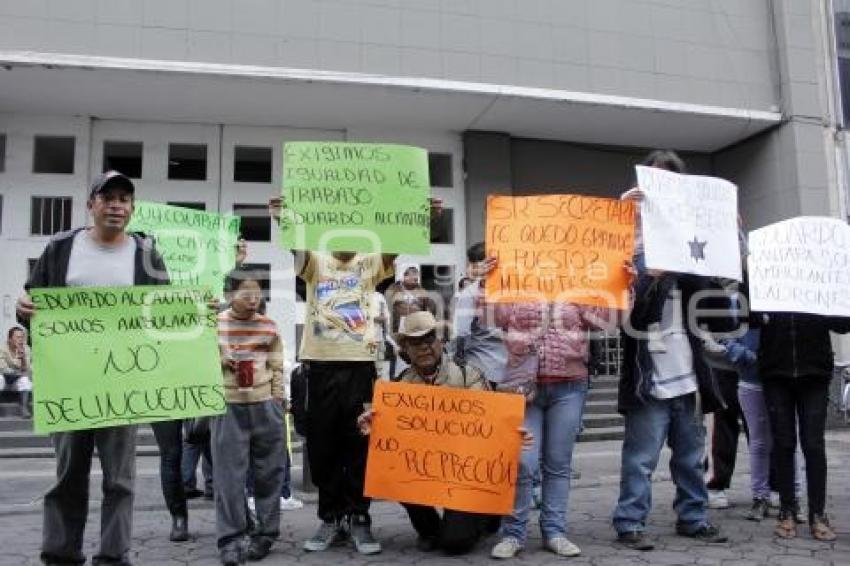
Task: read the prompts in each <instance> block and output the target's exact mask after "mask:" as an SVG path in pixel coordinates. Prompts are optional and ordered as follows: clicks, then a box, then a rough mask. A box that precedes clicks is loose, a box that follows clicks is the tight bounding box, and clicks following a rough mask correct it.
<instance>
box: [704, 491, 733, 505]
mask: <svg viewBox="0 0 850 566" xmlns="http://www.w3.org/2000/svg"><path fill="white" fill-rule="evenodd" d="M708 508H709V509H728V508H729V498H728V497H727V496H726V492H725V491H724V490H722V489H709V490H708Z"/></svg>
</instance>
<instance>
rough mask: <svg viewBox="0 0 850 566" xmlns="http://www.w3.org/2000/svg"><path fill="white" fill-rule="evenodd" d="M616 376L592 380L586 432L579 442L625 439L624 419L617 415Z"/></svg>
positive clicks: (586, 417) (585, 413)
mask: <svg viewBox="0 0 850 566" xmlns="http://www.w3.org/2000/svg"><path fill="white" fill-rule="evenodd" d="M618 380H619V378H618V377H617V376H616V375H599V376H595V377H592V378H591V379H590V390H589V391H588V393H587V401H586V402H585V405H584V419H583V420H584V423H583V424H584V430H583V431H582V433H581V434H580V435H579V437H578V441H579V442H594V441H600V440H622V439H623V417H622V415H620V414H619V413H617V382H618Z"/></svg>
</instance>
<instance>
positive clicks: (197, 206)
mask: <svg viewBox="0 0 850 566" xmlns="http://www.w3.org/2000/svg"><path fill="white" fill-rule="evenodd" d="M166 204H170V205H171V206H182V207H183V208H191V209H192V210H200V211H204V210H206V209H207V204H206V203H204V202H181V201H171V200H170V201H168V202H167V203H166Z"/></svg>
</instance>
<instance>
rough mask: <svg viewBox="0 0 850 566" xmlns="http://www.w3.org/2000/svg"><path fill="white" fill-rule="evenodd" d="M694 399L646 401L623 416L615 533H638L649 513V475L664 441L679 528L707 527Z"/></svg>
mask: <svg viewBox="0 0 850 566" xmlns="http://www.w3.org/2000/svg"><path fill="white" fill-rule="evenodd" d="M695 409H696V396H695V395H693V394H691V395H684V396H682V397H676V398H675V399H665V400H658V399H651V400H650V401H647V403H645V404H644V405H641V406H640V407H638V408H636V409H633V410H631V411H629V412H628V413H626V438H625V440H624V441H623V453H622V463H621V471H620V499H619V501H618V502H617V508H616V509H615V510H614V528H615V529H617V532H618V533H625V532H629V531H643V530H644V528H645V527H646V518H647V516H648V515H649V511H650V509H651V508H652V483H651V481H652V474H653V472H655V468H656V466H657V465H658V456H659V454H661V448H662V446H663V444H664V441H665V440H666V441H667V445H668V446H670V450H671V452H672V454H671V456H670V474H671V476H672V478H673V483H675V484H676V499H675V500H674V501H673V509H674V510H675V511H676V515H677V517H678V525H679V526H680V527H682V528H683V529H684V530H685V531H687V532H693V531H696V530H697V529H699V528H700V527H702V526H703V525H706V524H707V523H708V513H707V512H706V506H707V503H708V491H707V490H706V487H705V478H704V477H703V454H704V449H705V426H703V423H702V415H697V414H695Z"/></svg>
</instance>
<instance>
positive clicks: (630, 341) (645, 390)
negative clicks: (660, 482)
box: [617, 274, 729, 414]
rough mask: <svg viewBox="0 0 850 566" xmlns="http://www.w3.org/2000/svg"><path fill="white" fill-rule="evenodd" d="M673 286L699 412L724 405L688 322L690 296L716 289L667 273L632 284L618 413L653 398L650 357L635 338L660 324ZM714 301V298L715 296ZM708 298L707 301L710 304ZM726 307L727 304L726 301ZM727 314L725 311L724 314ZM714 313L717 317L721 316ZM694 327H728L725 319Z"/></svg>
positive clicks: (703, 306)
mask: <svg viewBox="0 0 850 566" xmlns="http://www.w3.org/2000/svg"><path fill="white" fill-rule="evenodd" d="M673 285H678V288H679V290H680V291H681V293H682V300H681V304H682V320H683V321H684V324H685V329H686V332H687V335H688V341H689V342H690V345H691V351H692V352H693V365H694V373H695V374H696V377H697V385H698V387H699V394H700V400H701V406H702V411H703V412H704V413H712V412H714V411H717V410H718V409H721V408H724V407H725V406H726V404H725V402H724V401H723V396H722V394H721V392H720V388H719V386H718V384H717V376H716V375H715V372H714V370H712V369H711V368H710V367H709V366H708V365H707V364H706V363H705V360H704V358H703V356H702V342H701V341H700V339H699V338H698V337H697V336H695V335H694V334H693V332H691V328H690V327H689V324H688V320H689V315H688V305H689V304H690V303H691V299H692V297H694V295H695V294H696V293H698V292H700V291H706V290H709V289H714V290H718V288H717V287H716V286H714V285H713V284H712V282H711V280H709V279H707V278H704V277H698V276H695V275H685V274H667V275H665V276H663V277H660V278H654V277H649V276H648V275H645V274H642V275H640V276H639V277H638V279H637V281H636V284H635V289H634V292H635V301H634V307H633V308H632V312H631V314H630V316H629V323H630V324H629V326H630V328H625V329H624V331H623V333H622V340H623V368H622V375H621V376H620V382H619V387H618V394H617V411H619V412H620V413H622V414H626V413H627V412H628V411H630V410H632V409H635V408H637V407H639V406H641V405H643V404H644V403H646V402H647V401H648V400H650V399H651V398H652V395H651V393H650V391H651V390H652V358H651V356H650V353H649V349H648V348H647V340H646V339H643V338H639V337H638V338H636V337H635V336H634V334H635V332H634V331H637V333H638V334H641V333H644V332H646V330H647V327H648V326H649V324H651V323H653V322H659V320H660V312H661V307H662V306H663V304H664V301H666V300H667V295H668V293H669V292H670V289H671V288H672V287H673ZM715 299H716V297H715ZM710 302H711V299H709V303H710ZM709 303H704V302H703V301H699V302H697V303H695V306H697V307H699V308H701V309H706V310H708V309H709V308H711V307H712V305H711V304H709ZM725 304H726V305H728V301H725ZM722 312H726V309H724V311H722ZM722 312H721V313H716V314H722ZM696 322H697V325H705V326H706V327H707V328H708V329H709V330H713V331H718V330H721V329H723V328H722V327H724V326H727V325H728V324H729V323H728V318H724V317H707V318H699V317H697V318H696Z"/></svg>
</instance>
